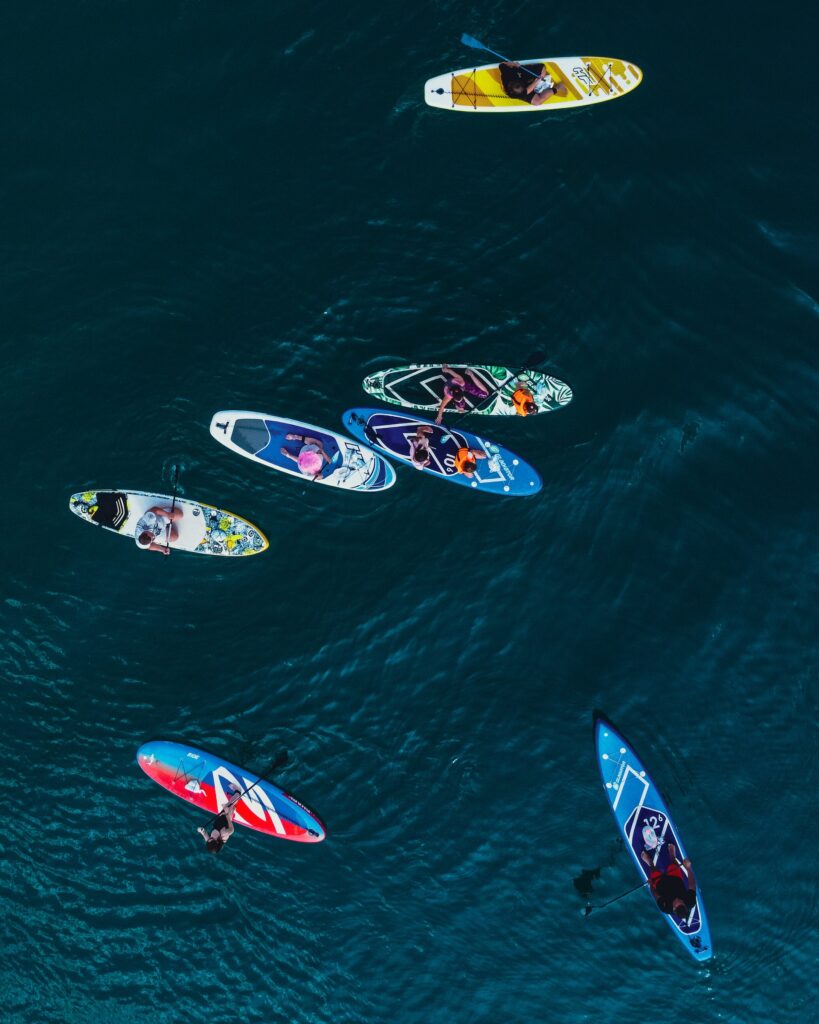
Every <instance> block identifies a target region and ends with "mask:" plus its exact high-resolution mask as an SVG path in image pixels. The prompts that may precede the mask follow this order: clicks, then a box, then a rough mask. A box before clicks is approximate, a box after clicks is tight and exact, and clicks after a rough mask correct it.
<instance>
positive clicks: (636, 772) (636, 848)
mask: <svg viewBox="0 0 819 1024" xmlns="http://www.w3.org/2000/svg"><path fill="white" fill-rule="evenodd" d="M594 741H595V746H596V749H597V763H598V766H599V768H600V776H601V778H602V780H603V788H604V790H605V793H606V796H607V797H608V799H609V804H610V806H611V809H612V813H613V814H614V817H615V820H616V821H617V827H618V828H619V830H620V833H621V834H622V836H623V838H624V839H625V842H626V847H627V848H628V851H629V853H630V854H631V859H632V860H633V861H634V863H635V865H636V866H637V871H638V872H639V873H640V877H641V878H643V879H644V880H646V881H648V876H649V871H650V870H651V869H650V868H649V867H648V866H647V865H646V864H645V863H644V862H643V860H642V859H641V857H640V854H641V853H642V852H643V851H644V850H645V851H647V852H648V853H649V855H650V857H651V860H652V864H653V866H654V867H656V868H658V869H659V870H660V871H665V869H666V868H667V867H668V866H669V864H670V857H669V852H668V844H669V843H673V844H674V845H675V846H676V848H677V858H678V859H677V863H678V865H679V866H680V869H681V870H682V873H683V877H685V876H686V874H687V872H686V869H685V868H684V867H682V861H684V860H685V859H686V857H687V856H688V854H687V853H686V852H685V847H684V846H683V843H682V840H681V839H680V834H679V832H678V831H677V829H676V828H675V826H674V823H673V822H672V820H671V815H670V814H669V813H668V807H667V806H666V802H665V800H664V799H663V797H662V794H661V793H660V791H659V789H657V787H656V786H655V785H654V783H653V781H652V780H651V777H650V776H649V774H648V772H647V771H646V770H645V768H644V767H643V762H642V761H641V760H640V759H639V757H638V756H637V754H636V753H635V752H634V749H633V748H632V746H631V745H630V743H629V742H628V740H626V739H625V738H624V737H623V736H622V735H621V734H620V733H619V732H618V731H617V730H616V729H615V728H614V726H613V725H612V724H611V722H609V721H608V720H607V719H606V718H605V717H604V716H603V715H602V714H601V713H600V712H599V711H595V713H594ZM692 866H693V865H692ZM696 892H697V901H696V903H695V905H694V906H693V907H692V908H691V912H690V914H689V916H688V918H687V920H686V921H685V922H681V921H679V920H678V919H677V918H676V917H675V916H673V915H671V914H663V912H662V911H661V910H660V908H659V907H657V910H658V912H659V913H661V914H662V916H663V917H664V918H665V919H666V921H667V922H668V924H669V926H670V928H671V930H672V932H674V934H675V935H676V936H677V938H678V939H679V940H680V942H681V943H682V944H683V946H685V948H686V949H687V950H688V952H689V953H690V954H691V956H693V957H694V959H695V960H697V961H699V962H700V963H703V962H704V961H706V960H710V959H711V957H712V956H713V955H714V953H713V949H712V948H711V932H710V931H709V928H708V919H707V918H706V916H705V907H704V906H703V903H702V891H701V890H700V886H699V879H697V890H696ZM646 893H647V895H648V897H649V899H650V900H651V902H652V903H653V904H654V905H655V906H657V902H656V900H655V899H654V897H653V896H652V895H651V892H650V890H649V887H648V886H646Z"/></svg>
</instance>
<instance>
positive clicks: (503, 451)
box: [342, 408, 543, 497]
mask: <svg viewBox="0 0 819 1024" xmlns="http://www.w3.org/2000/svg"><path fill="white" fill-rule="evenodd" d="M342 419H343V422H344V425H345V427H347V428H348V429H349V431H350V433H352V434H354V435H355V436H356V437H359V438H361V440H362V441H363V442H364V443H365V444H368V445H370V446H372V447H373V448H377V449H378V451H380V452H384V453H385V454H387V455H389V456H390V457H391V458H393V459H399V460H400V461H401V462H404V463H406V464H407V465H410V466H411V465H412V459H411V455H410V446H409V438H410V437H411V436H412V435H414V434H415V433H416V431H417V430H418V427H420V426H427V427H430V428H431V429H432V433H431V434H430V435H429V447H430V452H431V456H432V457H431V461H430V465H429V466H428V467H426V468H425V469H422V470H421V472H422V473H431V474H432V475H433V476H437V477H439V478H441V479H443V480H449V481H451V482H452V483H455V484H461V485H462V486H463V487H470V488H472V489H473V490H481V491H489V492H490V493H493V494H503V495H508V496H510V497H511V496H517V497H522V496H526V495H529V494H537V492H538V491H539V490H540V489H541V487H542V486H543V483H542V481H541V479H540V476H539V475H538V473H537V471H536V470H535V469H534V468H533V467H532V466H530V465H529V464H528V462H524V461H523V459H521V458H519V457H518V456H517V455H515V454H514V452H510V451H509V449H508V448H504V447H503V446H502V445H499V444H495V443H494V442H492V441H486V440H484V439H483V438H482V437H478V436H477V434H471V433H470V432H469V431H468V430H461V429H460V428H458V429H455V430H448V429H447V428H446V427H444V426H440V427H439V426H437V425H436V424H434V423H431V422H430V421H429V420H423V419H419V418H418V417H416V416H406V415H404V414H403V413H394V412H388V411H386V410H382V409H362V408H358V409H348V410H347V411H346V412H345V413H344V416H343V417H342ZM459 448H471V449H474V450H476V451H482V452H485V453H486V456H487V457H486V458H485V459H480V460H479V461H478V463H477V469H476V471H475V474H474V476H473V477H472V479H470V478H469V477H467V476H464V475H463V474H462V473H459V472H458V471H457V470H456V469H455V455H456V453H457V452H458V449H459Z"/></svg>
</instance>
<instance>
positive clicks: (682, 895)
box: [640, 843, 697, 923]
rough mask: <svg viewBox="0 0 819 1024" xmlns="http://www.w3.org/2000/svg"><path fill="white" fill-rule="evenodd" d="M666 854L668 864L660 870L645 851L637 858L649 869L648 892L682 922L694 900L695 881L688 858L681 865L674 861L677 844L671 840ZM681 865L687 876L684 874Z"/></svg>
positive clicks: (667, 912) (659, 904)
mask: <svg viewBox="0 0 819 1024" xmlns="http://www.w3.org/2000/svg"><path fill="white" fill-rule="evenodd" d="M668 857H669V865H668V867H667V868H666V869H665V871H660V869H659V868H658V867H657V866H656V865H655V864H654V861H653V860H652V859H651V854H650V853H649V852H648V850H643V852H642V853H641V854H640V859H641V860H642V861H643V863H644V864H645V865H646V867H647V868H648V870H649V875H648V881H649V885H650V886H651V895H652V896H653V897H654V899H655V900H656V901H657V906H658V907H659V908H660V910H662V912H663V913H664V914H670V915H672V916H673V917H676V918H677V920H678V922H680V923H683V922H685V921H687V920H688V918H689V916H690V914H691V911H692V910H693V908H694V906H695V905H696V902H697V880H696V878H695V877H694V869H693V867H692V866H691V861H690V860H689V859H688V857H686V858H685V860H684V861H683V862H682V864H680V862H679V861H678V860H677V847H676V846H675V845H674V843H669V844H668ZM683 868H685V870H686V872H687V877H686V876H685V875H684V874H683V870H682V869H683Z"/></svg>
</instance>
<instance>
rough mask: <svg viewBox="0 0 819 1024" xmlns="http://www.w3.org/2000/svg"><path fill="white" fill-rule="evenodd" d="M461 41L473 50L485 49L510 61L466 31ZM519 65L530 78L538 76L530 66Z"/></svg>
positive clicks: (503, 59)
mask: <svg viewBox="0 0 819 1024" xmlns="http://www.w3.org/2000/svg"><path fill="white" fill-rule="evenodd" d="M461 42H462V43H463V44H464V46H471V47H472V49H473V50H486V52H487V53H491V54H492V55H493V56H494V57H500V59H501V60H502V61H507V62H509V63H510V64H511V63H512V62H511V61H510V60H509V58H508V57H504V55H503V54H502V53H498V52H497V50H492V49H490V48H489V47H488V46H484V45H483V43H482V42H481V41H480V40H479V39H476V38H475V37H474V36H470V35H467V34H466V32H464V34H463V35H462V36H461ZM520 67H522V68H523V70H524V71H528V72H529V74H530V75H531V76H532V78H539V77H540V75H538V74H537V73H536V72H534V71H532V69H531V68H527V67H526V66H525V65H524V64H521V65H520Z"/></svg>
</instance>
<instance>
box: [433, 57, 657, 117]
mask: <svg viewBox="0 0 819 1024" xmlns="http://www.w3.org/2000/svg"><path fill="white" fill-rule="evenodd" d="M520 63H521V64H524V65H526V66H527V67H530V68H531V69H532V70H533V71H536V72H537V73H539V72H540V69H541V68H542V67H543V65H544V64H545V66H546V70H547V71H548V72H549V74H550V75H551V76H552V80H553V81H554V82H555V83H560V82H562V83H563V85H565V87H566V95H565V96H561V95H559V94H557V93H555V94H554V95H552V96H550V97H549V98H548V99H547V100H545V101H544V102H543V103H542V104H540V106H533V105H532V104H531V103H527V102H526V101H525V100H519V99H513V98H512V97H510V96H507V95H506V93H505V92H504V90H503V85H502V83H501V72H500V63H499V62H498V61H496V62H495V63H494V64H484V65H483V66H481V67H470V68H462V69H461V70H460V71H451V72H449V73H448V74H445V75H438V76H436V77H435V78H430V79H429V80H428V81H427V83H426V85H425V86H424V99H425V100H426V101H427V103H428V104H429V105H430V106H431V107H442V108H443V109H444V110H470V111H473V112H474V113H477V114H508V113H511V112H513V111H521V110H529V111H544V110H568V109H569V108H570V107H588V106H591V105H592V104H594V103H605V102H606V100H613V99H617V98H618V97H620V96H625V94H626V93H627V92H631V91H632V89H636V88H637V86H638V85H639V84H640V82H641V81H642V80H643V72H642V71H641V70H640V69H639V68H638V67H637V66H636V65H635V64H631V63H630V62H629V61H625V60H618V59H616V58H614V57H538V58H536V59H535V60H522V61H521V62H520Z"/></svg>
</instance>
